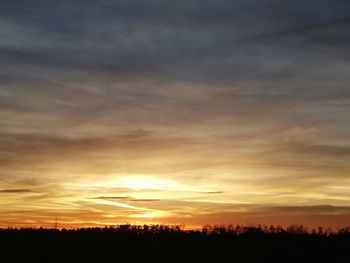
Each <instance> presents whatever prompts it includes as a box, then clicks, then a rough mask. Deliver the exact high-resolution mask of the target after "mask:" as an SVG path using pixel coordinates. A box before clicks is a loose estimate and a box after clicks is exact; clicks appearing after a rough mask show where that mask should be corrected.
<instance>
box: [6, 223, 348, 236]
mask: <svg viewBox="0 0 350 263" xmlns="http://www.w3.org/2000/svg"><path fill="white" fill-rule="evenodd" d="M14 232H20V233H30V232H46V233H49V232H62V233H65V232H77V233H83V232H96V233H106V232H107V233H115V234H123V233H124V234H125V233H128V234H155V235H157V234H166V233H177V234H179V233H181V234H187V235H193V234H201V235H234V236H238V235H260V234H261V235H266V234H274V235H275V234H278V235H320V236H337V235H349V234H350V227H343V228H337V229H335V230H333V229H331V228H329V227H328V228H325V227H322V226H320V227H318V228H316V229H309V228H307V227H304V226H303V225H291V226H288V227H282V226H274V225H270V226H267V225H205V226H204V227H203V228H202V229H197V230H186V229H182V228H181V227H180V226H179V225H130V224H123V225H113V226H106V227H88V228H68V229H66V228H43V227H40V228H15V227H7V228H0V233H2V234H3V233H14Z"/></svg>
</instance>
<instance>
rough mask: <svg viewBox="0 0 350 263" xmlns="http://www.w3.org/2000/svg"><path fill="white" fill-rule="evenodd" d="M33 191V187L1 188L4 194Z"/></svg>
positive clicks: (0, 191)
mask: <svg viewBox="0 0 350 263" xmlns="http://www.w3.org/2000/svg"><path fill="white" fill-rule="evenodd" d="M32 192H33V191H32V190H31V189H25V188H17V189H1V190H0V193H2V194H17V193H18V194H20V193H32Z"/></svg>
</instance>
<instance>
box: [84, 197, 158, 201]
mask: <svg viewBox="0 0 350 263" xmlns="http://www.w3.org/2000/svg"><path fill="white" fill-rule="evenodd" d="M89 199H102V200H110V201H114V200H119V201H125V202H157V201H160V199H150V198H148V199H147V198H135V197H132V196H99V197H92V198H89Z"/></svg>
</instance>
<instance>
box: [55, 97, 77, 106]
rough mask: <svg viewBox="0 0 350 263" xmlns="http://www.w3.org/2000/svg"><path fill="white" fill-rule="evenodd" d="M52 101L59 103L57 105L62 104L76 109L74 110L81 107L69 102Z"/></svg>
mask: <svg viewBox="0 0 350 263" xmlns="http://www.w3.org/2000/svg"><path fill="white" fill-rule="evenodd" d="M51 100H52V101H55V102H57V103H61V104H64V105H68V106H71V107H74V108H77V107H79V106H78V105H76V104H73V103H70V102H67V101H63V100H58V99H51Z"/></svg>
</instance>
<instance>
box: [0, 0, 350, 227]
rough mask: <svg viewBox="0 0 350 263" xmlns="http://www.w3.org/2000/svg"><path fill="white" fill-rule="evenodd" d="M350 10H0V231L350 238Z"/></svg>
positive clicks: (137, 0) (214, 6)
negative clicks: (150, 228) (270, 228)
mask: <svg viewBox="0 0 350 263" xmlns="http://www.w3.org/2000/svg"><path fill="white" fill-rule="evenodd" d="M349 14H350V1H348V0H305V1H296V0H266V1H261V0H215V1H214V0H176V1H170V0H114V1H112V0H110V1H108V0H101V1H96V0H57V1H54V0H52V1H51V0H32V1H28V0H2V1H0V227H7V226H36V227H37V226H45V227H53V226H54V224H55V221H56V218H57V221H58V224H59V226H61V227H80V226H103V225H111V224H120V223H132V224H143V223H151V224H153V223H164V224H181V225H184V226H186V227H199V226H202V225H205V224H230V223H232V224H247V223H251V224H256V223H261V224H282V225H289V224H304V225H307V226H311V227H313V226H317V225H324V226H331V227H340V226H345V225H350V87H349V83H350V48H349V47H350V15H349Z"/></svg>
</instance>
